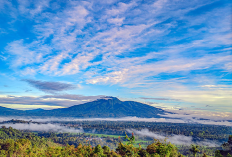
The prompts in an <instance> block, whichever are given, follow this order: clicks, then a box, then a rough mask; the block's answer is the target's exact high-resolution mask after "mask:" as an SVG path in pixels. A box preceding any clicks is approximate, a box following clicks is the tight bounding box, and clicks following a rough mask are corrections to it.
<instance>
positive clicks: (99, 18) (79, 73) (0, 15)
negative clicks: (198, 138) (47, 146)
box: [0, 0, 232, 113]
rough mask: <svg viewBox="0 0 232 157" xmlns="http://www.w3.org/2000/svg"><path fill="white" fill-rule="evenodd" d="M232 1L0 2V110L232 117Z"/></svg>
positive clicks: (24, 0) (33, 0) (43, 0)
mask: <svg viewBox="0 0 232 157" xmlns="http://www.w3.org/2000/svg"><path fill="white" fill-rule="evenodd" d="M231 4H232V3H231V1H229V0H193V1H182V0H146V1H143V0H126V1H119V0H107V1H102V0H101V1H100V0H94V1H93V0H90V1H72V0H70V1H60V0H58V1H52V0H39V1H38V0H23V1H22V0H18V1H17V0H14V1H11V0H5V1H0V20H1V22H0V41H1V42H0V105H1V106H4V107H10V108H18V109H34V108H44V109H52V108H60V107H69V106H72V105H77V104H81V103H84V102H88V101H92V100H95V99H98V98H100V97H102V96H115V97H118V98H119V99H121V100H133V101H139V102H145V103H148V104H150V105H153V106H156V107H161V108H163V109H169V110H176V109H177V110H178V109H181V110H188V111H189V112H190V111H191V112H193V111H201V112H209V111H213V112H218V113H219V112H222V113H225V112H232V107H231V105H232V104H231V101H232V90H231V89H232V85H231V83H232V80H231V76H232V75H231V72H232V62H231V61H232V56H231V41H232V40H231V37H232V33H231V25H232V22H231V14H232V12H231Z"/></svg>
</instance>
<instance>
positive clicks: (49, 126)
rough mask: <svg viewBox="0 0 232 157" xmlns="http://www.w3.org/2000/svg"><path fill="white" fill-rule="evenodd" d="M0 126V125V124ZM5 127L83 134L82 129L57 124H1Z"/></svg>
mask: <svg viewBox="0 0 232 157" xmlns="http://www.w3.org/2000/svg"><path fill="white" fill-rule="evenodd" d="M0 125H1V124H0ZM2 126H5V127H12V128H14V129H18V130H30V131H43V132H70V133H81V132H84V130H83V128H79V129H74V128H68V127H66V126H61V125H57V124H50V123H49V124H34V123H29V124H28V123H27V124H25V123H16V124H13V123H6V124H2Z"/></svg>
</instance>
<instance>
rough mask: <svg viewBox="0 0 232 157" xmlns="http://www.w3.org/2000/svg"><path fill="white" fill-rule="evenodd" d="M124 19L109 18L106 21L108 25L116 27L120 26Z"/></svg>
mask: <svg viewBox="0 0 232 157" xmlns="http://www.w3.org/2000/svg"><path fill="white" fill-rule="evenodd" d="M124 19H125V18H124V17H122V18H110V19H107V21H108V22H109V23H112V24H115V25H117V26H121V25H122V24H123V20H124Z"/></svg>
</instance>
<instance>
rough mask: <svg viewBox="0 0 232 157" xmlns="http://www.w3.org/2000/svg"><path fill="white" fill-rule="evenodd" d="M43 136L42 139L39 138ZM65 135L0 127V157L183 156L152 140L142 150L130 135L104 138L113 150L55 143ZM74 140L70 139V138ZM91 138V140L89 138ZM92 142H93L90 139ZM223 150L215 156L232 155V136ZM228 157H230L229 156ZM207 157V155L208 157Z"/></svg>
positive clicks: (194, 150)
mask: <svg viewBox="0 0 232 157" xmlns="http://www.w3.org/2000/svg"><path fill="white" fill-rule="evenodd" d="M42 135H45V136H42ZM69 135H70V134H69V133H60V134H56V133H40V134H39V133H32V132H27V131H20V130H16V129H13V128H12V127H9V128H6V127H4V126H2V128H1V129H0V156H1V157H3V156H5V157H8V156H17V157H18V156H41V157H42V156H59V157H66V156H67V157H68V156H73V157H74V156H86V157H88V156H96V157H108V156H109V157H110V156H112V157H117V156H118V157H120V156H124V157H126V156H128V157H129V156H131V157H136V156H138V157H139V156H142V157H143V156H144V157H150V156H151V157H153V156H157V157H158V156H160V157H169V156H170V157H171V156H173V157H174V156H176V157H177V156H185V155H183V154H181V153H180V152H179V151H178V148H177V147H176V146H175V145H173V144H171V143H169V142H165V141H159V140H156V139H154V141H153V143H151V144H149V145H148V146H147V147H146V148H143V147H142V146H141V145H140V144H139V145H138V146H135V143H136V136H135V135H134V134H133V133H132V134H131V136H127V135H125V137H118V139H117V140H116V138H110V137H106V138H108V140H112V139H113V141H115V142H117V146H116V148H115V149H110V147H108V146H106V145H104V143H101V142H100V141H101V140H99V139H102V138H99V139H96V140H98V142H99V143H95V146H93V145H92V144H91V143H92V141H93V140H90V138H89V136H88V138H86V137H87V135H86V134H79V136H76V139H78V138H77V137H82V138H79V139H80V140H79V143H78V144H77V143H76V144H75V143H74V144H73V145H70V144H69V140H70V139H71V138H69V140H68V139H67V141H66V143H63V142H61V141H62V140H61V141H59V140H58V139H65V138H59V137H62V136H63V137H70V136H69ZM74 137H75V136H73V138H74ZM90 137H91V136H90ZM92 139H93V138H92ZM222 148H223V150H216V151H215V152H216V153H215V156H216V157H222V156H227V157H231V156H232V152H231V148H232V135H231V136H229V139H228V142H225V143H224V144H223V145H222ZM200 149H201V148H200V147H199V146H196V145H191V147H190V148H189V150H188V151H189V154H188V155H186V156H207V153H203V152H202V150H200ZM229 153H230V154H231V155H230V154H229ZM208 156H211V155H208Z"/></svg>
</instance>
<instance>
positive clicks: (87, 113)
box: [0, 97, 166, 118]
mask: <svg viewBox="0 0 232 157" xmlns="http://www.w3.org/2000/svg"><path fill="white" fill-rule="evenodd" d="M16 111H17V110H16ZM12 113H15V116H16V115H18V114H20V115H25V116H41V115H42V116H55V117H78V118H90V117H91V118H106V117H128V116H136V117H144V118H151V117H160V116H159V115H157V114H164V113H166V111H164V110H162V109H158V108H155V107H152V106H149V105H146V104H142V103H139V102H134V101H120V100H119V99H117V98H114V97H110V98H109V99H107V100H105V99H99V100H96V101H93V102H88V103H85V104H81V105H75V106H72V107H69V108H62V109H53V110H34V111H33V110H30V111H21V112H19V113H17V112H15V111H14V112H12ZM0 115H2V114H1V113H0ZM11 115H13V114H11Z"/></svg>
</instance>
